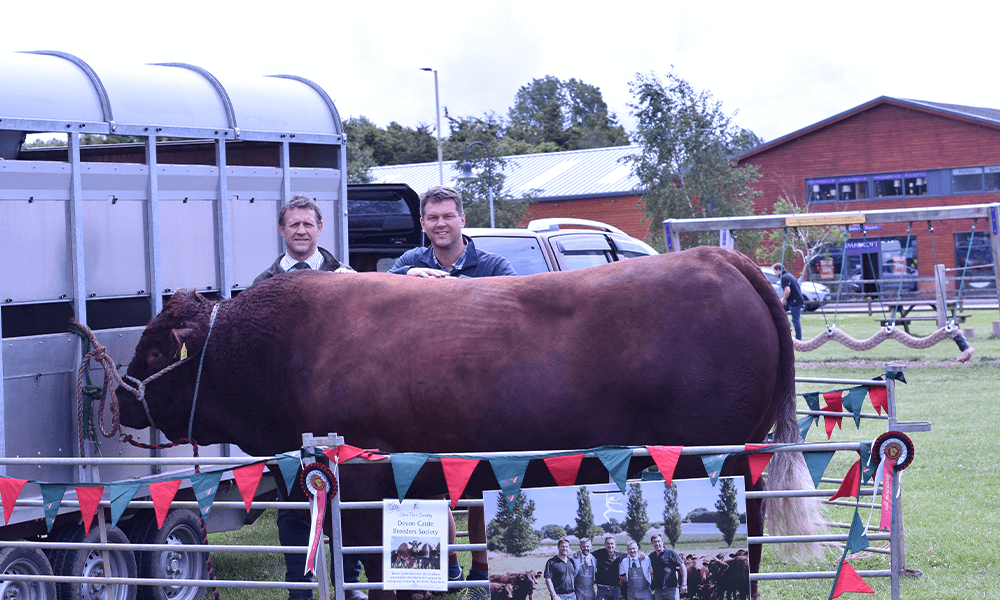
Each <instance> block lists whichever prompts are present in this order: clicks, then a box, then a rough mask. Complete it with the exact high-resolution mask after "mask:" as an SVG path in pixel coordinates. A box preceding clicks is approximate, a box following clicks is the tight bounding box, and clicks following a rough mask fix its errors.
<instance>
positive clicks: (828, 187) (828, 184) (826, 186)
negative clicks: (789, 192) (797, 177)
mask: <svg viewBox="0 0 1000 600" xmlns="http://www.w3.org/2000/svg"><path fill="white" fill-rule="evenodd" d="M806 187H807V188H808V193H809V201H810V202H829V201H831V200H836V199H837V180H836V179H808V180H806Z"/></svg>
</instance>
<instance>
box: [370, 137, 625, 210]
mask: <svg viewBox="0 0 1000 600" xmlns="http://www.w3.org/2000/svg"><path fill="white" fill-rule="evenodd" d="M639 152H640V148H639V147H638V146H615V147H612V148H593V149H590V150H569V151H566V152H547V153H545V154H521V155H516V156H505V157H503V161H504V162H505V163H506V164H504V166H503V167H500V166H499V165H498V164H497V163H494V165H493V168H494V169H496V170H497V171H498V172H502V173H503V175H504V177H505V180H504V189H505V190H506V191H508V192H510V193H512V194H513V195H514V196H519V197H520V196H524V195H527V194H528V193H530V192H532V191H533V192H534V193H535V194H536V195H537V199H538V200H539V201H553V200H565V199H572V198H594V197H601V196H621V195H624V194H638V193H640V192H638V191H636V190H637V189H638V187H639V180H638V179H636V178H635V177H633V176H632V172H631V168H630V165H629V163H628V162H626V161H625V160H623V159H624V158H625V157H627V156H633V155H637V154H639ZM457 164H458V163H457V161H453V160H451V161H446V162H445V163H444V176H445V185H452V186H453V185H455V183H456V179H455V178H456V177H457V176H458V167H457V166H456V165H457ZM370 173H371V176H372V178H373V179H374V181H376V182H378V183H405V184H408V185H409V186H410V187H411V188H413V189H415V190H417V191H418V192H422V191H424V190H426V189H428V188H430V187H433V186H435V185H438V182H439V179H438V164H437V163H436V162H433V163H420V164H412V165H394V166H388V167H374V168H372V169H371V171H370Z"/></svg>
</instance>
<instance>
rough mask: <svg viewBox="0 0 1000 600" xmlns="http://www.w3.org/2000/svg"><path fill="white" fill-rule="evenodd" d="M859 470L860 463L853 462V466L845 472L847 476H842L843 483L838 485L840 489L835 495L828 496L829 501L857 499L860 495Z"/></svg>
mask: <svg viewBox="0 0 1000 600" xmlns="http://www.w3.org/2000/svg"><path fill="white" fill-rule="evenodd" d="M860 470H861V461H860V460H858V461H855V462H854V465H853V466H851V468H850V469H849V470H848V471H847V475H845V476H844V481H843V483H841V484H840V488H838V489H837V493H835V494H834V495H833V496H830V500H836V499H837V498H859V499H860V496H859V494H860V493H861V480H860V477H859V471H860Z"/></svg>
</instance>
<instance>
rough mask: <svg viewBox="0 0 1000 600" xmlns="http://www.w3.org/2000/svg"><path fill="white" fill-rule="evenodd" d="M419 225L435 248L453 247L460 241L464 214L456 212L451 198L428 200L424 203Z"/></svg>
mask: <svg viewBox="0 0 1000 600" xmlns="http://www.w3.org/2000/svg"><path fill="white" fill-rule="evenodd" d="M420 226H421V227H423V229H424V234H425V235H426V236H427V239H428V240H430V242H431V245H433V246H434V247H435V248H441V249H445V248H453V247H454V246H455V245H456V244H461V243H462V227H465V215H460V214H458V206H457V205H456V204H455V202H454V201H453V200H447V199H446V200H442V201H440V202H428V203H427V204H425V205H424V216H422V217H420Z"/></svg>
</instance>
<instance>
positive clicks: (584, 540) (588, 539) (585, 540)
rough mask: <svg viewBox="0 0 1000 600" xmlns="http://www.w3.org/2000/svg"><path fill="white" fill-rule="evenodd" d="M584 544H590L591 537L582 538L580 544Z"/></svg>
mask: <svg viewBox="0 0 1000 600" xmlns="http://www.w3.org/2000/svg"><path fill="white" fill-rule="evenodd" d="M584 542H590V538H589V537H582V538H580V543H581V544H582V543H584ZM590 543H591V544H593V542H590Z"/></svg>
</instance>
